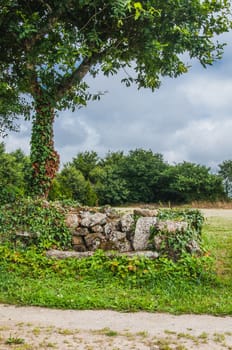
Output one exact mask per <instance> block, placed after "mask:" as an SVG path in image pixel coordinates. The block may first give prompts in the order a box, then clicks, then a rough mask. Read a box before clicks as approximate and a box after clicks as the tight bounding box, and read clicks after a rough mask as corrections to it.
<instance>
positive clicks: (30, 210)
mask: <svg viewBox="0 0 232 350" xmlns="http://www.w3.org/2000/svg"><path fill="white" fill-rule="evenodd" d="M71 240H72V235H71V232H70V230H69V229H68V227H67V226H66V224H65V210H64V209H61V207H60V206H59V205H57V204H56V203H49V202H47V201H44V200H35V201H33V200H31V199H23V200H20V201H17V202H15V203H13V204H6V205H3V206H1V207H0V243H8V244H10V245H12V246H14V247H16V246H17V247H22V248H25V247H27V246H28V245H35V246H36V247H37V248H38V249H40V250H44V249H49V248H52V247H53V248H61V249H67V248H71Z"/></svg>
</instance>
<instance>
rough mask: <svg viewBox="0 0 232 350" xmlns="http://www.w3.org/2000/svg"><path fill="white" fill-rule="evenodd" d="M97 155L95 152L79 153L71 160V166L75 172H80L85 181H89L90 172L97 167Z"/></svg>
mask: <svg viewBox="0 0 232 350" xmlns="http://www.w3.org/2000/svg"><path fill="white" fill-rule="evenodd" d="M98 160H99V158H98V155H97V153H96V152H94V151H91V152H88V151H86V152H80V153H78V154H77V156H76V157H74V158H73V160H72V162H71V163H70V164H72V165H73V166H74V167H75V168H76V169H77V170H80V171H81V172H82V174H83V175H84V177H85V179H86V180H89V177H90V173H91V171H92V170H93V169H94V168H95V167H96V166H97V163H98Z"/></svg>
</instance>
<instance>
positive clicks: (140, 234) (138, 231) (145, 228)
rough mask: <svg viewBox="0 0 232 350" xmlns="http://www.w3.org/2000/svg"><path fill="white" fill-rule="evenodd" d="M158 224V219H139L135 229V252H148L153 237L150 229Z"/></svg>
mask: <svg viewBox="0 0 232 350" xmlns="http://www.w3.org/2000/svg"><path fill="white" fill-rule="evenodd" d="M156 223H157V218H156V217H141V218H139V219H138V221H137V223H136V228H135V235H134V240H133V247H134V249H135V250H146V249H147V247H148V245H149V238H150V235H151V232H150V229H151V227H152V226H155V225H156Z"/></svg>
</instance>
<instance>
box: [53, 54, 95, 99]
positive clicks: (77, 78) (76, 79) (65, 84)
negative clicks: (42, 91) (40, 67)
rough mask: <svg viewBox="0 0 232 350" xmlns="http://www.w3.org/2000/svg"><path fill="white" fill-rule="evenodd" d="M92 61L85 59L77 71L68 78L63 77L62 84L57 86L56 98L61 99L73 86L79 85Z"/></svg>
mask: <svg viewBox="0 0 232 350" xmlns="http://www.w3.org/2000/svg"><path fill="white" fill-rule="evenodd" d="M92 64H93V60H92V59H90V58H86V59H84V60H83V61H82V63H81V64H80V65H79V66H78V67H77V69H76V70H75V71H74V72H73V73H72V74H71V75H70V76H68V77H64V78H63V80H62V82H61V83H60V84H59V86H58V87H57V90H56V98H57V99H58V100H59V99H61V98H62V97H63V96H64V94H65V93H66V92H67V91H68V90H70V89H71V88H72V87H73V86H74V85H75V84H77V83H80V82H81V81H82V80H83V78H84V77H85V76H86V74H87V73H88V72H89V70H90V68H91V66H92Z"/></svg>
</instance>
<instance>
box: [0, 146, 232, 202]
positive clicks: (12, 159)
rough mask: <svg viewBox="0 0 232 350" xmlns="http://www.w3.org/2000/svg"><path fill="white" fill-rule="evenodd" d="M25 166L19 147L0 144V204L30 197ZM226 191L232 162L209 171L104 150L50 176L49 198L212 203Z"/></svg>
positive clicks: (231, 182)
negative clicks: (215, 171) (11, 149)
mask: <svg viewBox="0 0 232 350" xmlns="http://www.w3.org/2000/svg"><path fill="white" fill-rule="evenodd" d="M30 168H31V167H30V160H29V157H27V156H25V154H24V153H23V152H22V151H21V150H20V149H18V150H16V151H14V152H11V153H6V151H5V147H4V144H3V143H2V144H0V202H1V203H7V202H12V201H14V200H15V199H16V198H18V197H23V196H30ZM231 190H232V160H227V161H224V162H223V163H222V164H220V165H219V172H218V174H213V173H212V172H211V169H210V168H208V167H206V166H204V165H199V164H195V163H190V162H185V161H184V162H182V163H179V164H175V165H170V164H168V163H167V162H165V161H164V159H163V156H162V154H159V153H153V152H152V151H151V150H144V149H135V150H132V151H130V152H129V153H128V154H124V153H123V152H120V151H119V152H109V153H107V154H106V156H105V157H104V158H100V157H99V156H98V154H97V153H96V152H94V151H91V152H88V151H86V152H81V153H78V154H77V155H76V157H74V158H73V159H72V161H71V162H68V163H66V164H65V165H64V167H63V169H62V170H61V171H60V172H59V173H58V175H57V177H56V178H55V179H54V180H53V185H52V189H51V191H50V193H49V199H50V200H62V199H70V200H75V201H78V202H80V203H81V204H84V205H105V204H110V205H120V204H126V203H138V202H142V203H152V202H153V203H155V202H156V203H157V202H172V203H190V202H192V201H212V202H213V201H217V200H226V199H229V197H230V195H231Z"/></svg>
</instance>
